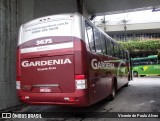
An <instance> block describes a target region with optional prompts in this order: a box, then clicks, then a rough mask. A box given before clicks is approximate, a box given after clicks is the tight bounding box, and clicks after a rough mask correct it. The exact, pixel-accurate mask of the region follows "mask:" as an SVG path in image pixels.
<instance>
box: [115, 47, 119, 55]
mask: <svg viewBox="0 0 160 121" xmlns="http://www.w3.org/2000/svg"><path fill="white" fill-rule="evenodd" d="M115 57H117V58H118V57H119V46H118V45H117V44H115Z"/></svg>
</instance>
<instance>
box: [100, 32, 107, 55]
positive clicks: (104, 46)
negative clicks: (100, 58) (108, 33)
mask: <svg viewBox="0 0 160 121" xmlns="http://www.w3.org/2000/svg"><path fill="white" fill-rule="evenodd" d="M101 38H102V39H101V40H102V50H103V53H104V54H107V47H106V39H105V36H104V35H103V34H102V35H101Z"/></svg>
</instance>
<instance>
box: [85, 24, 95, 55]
mask: <svg viewBox="0 0 160 121" xmlns="http://www.w3.org/2000/svg"><path fill="white" fill-rule="evenodd" d="M86 31H87V37H88V40H89V47H90V50H91V51H92V52H96V50H95V41H94V38H93V28H92V27H91V26H90V25H89V24H88V23H86Z"/></svg>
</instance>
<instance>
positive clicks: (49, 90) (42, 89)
mask: <svg viewBox="0 0 160 121" xmlns="http://www.w3.org/2000/svg"><path fill="white" fill-rule="evenodd" d="M40 92H51V88H50V87H40Z"/></svg>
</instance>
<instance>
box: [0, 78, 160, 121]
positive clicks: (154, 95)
mask: <svg viewBox="0 0 160 121" xmlns="http://www.w3.org/2000/svg"><path fill="white" fill-rule="evenodd" d="M16 112H23V113H25V112H34V113H39V112H40V113H42V112H47V113H48V114H49V112H58V113H64V112H67V113H70V112H72V113H70V116H71V117H69V118H63V117H60V118H47V119H44V118H42V119H32V121H128V120H129V121H160V118H107V117H106V116H105V115H104V114H105V113H108V112H110V113H113V114H114V112H117V113H119V114H121V113H122V114H123V113H125V114H127V113H130V112H131V113H132V114H133V113H135V114H137V113H142V114H143V113H144V112H151V113H154V112H156V113H157V112H159V114H160V77H136V78H134V79H133V81H130V82H129V85H128V87H123V88H121V89H120V90H119V91H118V93H117V96H116V98H115V99H114V100H113V101H109V100H107V99H105V100H102V101H100V102H98V103H96V104H94V105H92V106H90V107H87V108H75V107H63V106H26V107H23V108H22V109H20V110H18V111H16ZM73 112H76V114H77V113H79V112H83V113H84V112H85V114H86V115H85V116H84V115H82V116H81V115H78V116H77V115H74V114H73ZM88 114H93V116H89V117H87V116H88ZM144 114H145V113H144ZM94 115H96V116H94ZM103 115H104V116H103ZM0 120H2V121H15V120H22V119H0ZM28 120H31V119H23V121H28Z"/></svg>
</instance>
